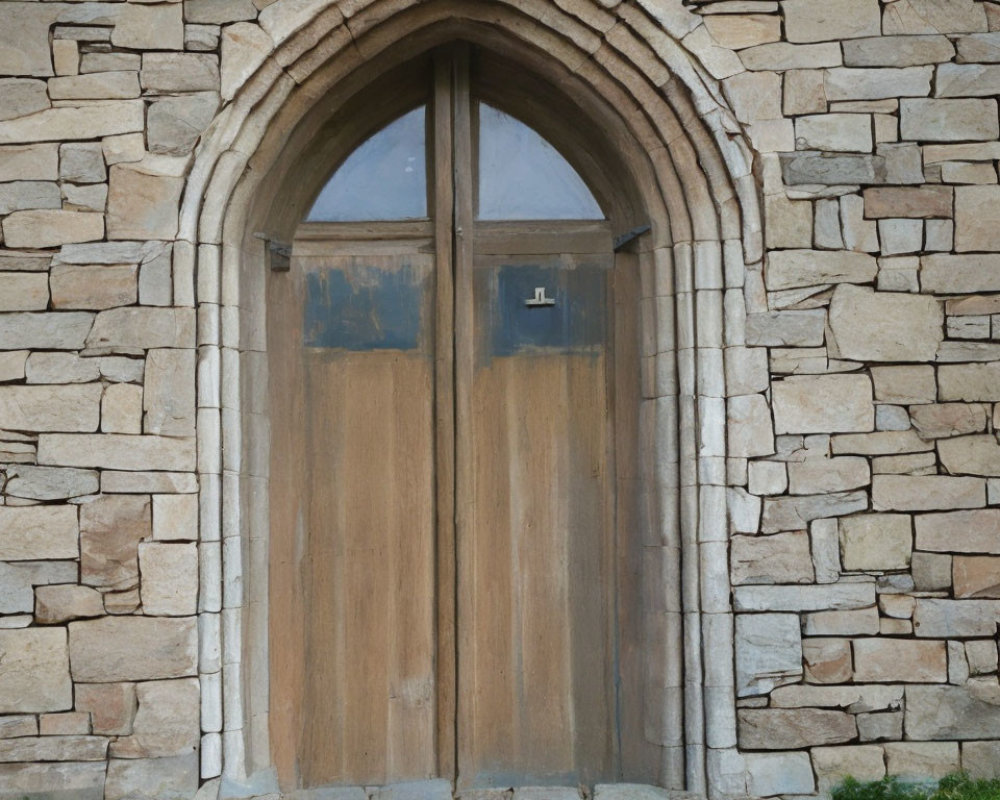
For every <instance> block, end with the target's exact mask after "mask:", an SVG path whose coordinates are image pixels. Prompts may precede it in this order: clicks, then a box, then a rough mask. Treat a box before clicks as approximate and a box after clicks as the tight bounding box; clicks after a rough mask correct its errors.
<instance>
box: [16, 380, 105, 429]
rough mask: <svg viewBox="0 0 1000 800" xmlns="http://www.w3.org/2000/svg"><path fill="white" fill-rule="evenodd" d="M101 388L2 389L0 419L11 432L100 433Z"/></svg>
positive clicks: (69, 386) (91, 384) (92, 384)
mask: <svg viewBox="0 0 1000 800" xmlns="http://www.w3.org/2000/svg"><path fill="white" fill-rule="evenodd" d="M100 395H101V386H100V384H96V383H86V384H70V385H67V386H4V387H0V419H2V420H3V425H4V426H5V427H8V428H13V429H15V430H22V431H73V432H76V431H79V432H88V431H95V430H97V425H98V417H99V416H100Z"/></svg>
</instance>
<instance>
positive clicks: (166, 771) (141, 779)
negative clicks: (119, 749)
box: [103, 753, 267, 800]
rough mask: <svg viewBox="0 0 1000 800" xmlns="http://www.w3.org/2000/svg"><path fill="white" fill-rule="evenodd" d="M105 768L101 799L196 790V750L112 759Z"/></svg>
mask: <svg viewBox="0 0 1000 800" xmlns="http://www.w3.org/2000/svg"><path fill="white" fill-rule="evenodd" d="M107 770H108V778H107V784H106V786H105V792H104V799H103V800H147V799H148V800H152V798H156V800H159V799H160V798H163V797H171V796H173V797H177V798H181V797H183V798H188V797H194V796H195V793H196V792H197V791H198V753H187V754H186V755H183V756H167V757H165V758H112V759H110V760H109V761H108V764H107ZM265 797H267V795H265Z"/></svg>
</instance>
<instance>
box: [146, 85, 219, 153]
mask: <svg viewBox="0 0 1000 800" xmlns="http://www.w3.org/2000/svg"><path fill="white" fill-rule="evenodd" d="M218 106H219V95H218V94H215V93H214V92H213V93H204V92H203V93H199V94H192V95H185V96H183V97H164V98H162V99H160V100H156V101H155V102H153V103H151V104H150V106H149V115H148V124H149V130H148V134H147V135H148V140H149V152H151V153H161V154H166V155H184V154H185V153H190V152H191V151H192V150H193V149H194V146H195V144H196V143H197V142H198V138H199V137H200V136H201V134H202V133H203V132H204V131H205V129H206V128H207V127H208V124H209V123H210V122H211V121H212V119H213V118H214V116H215V112H216V110H217V109H218Z"/></svg>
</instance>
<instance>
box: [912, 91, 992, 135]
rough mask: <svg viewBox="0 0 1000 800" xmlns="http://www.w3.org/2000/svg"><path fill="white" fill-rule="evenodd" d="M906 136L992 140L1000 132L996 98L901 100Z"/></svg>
mask: <svg viewBox="0 0 1000 800" xmlns="http://www.w3.org/2000/svg"><path fill="white" fill-rule="evenodd" d="M899 110H900V128H899V135H900V136H901V137H902V138H903V139H909V140H912V141H921V142H960V141H965V140H968V139H973V140H975V139H980V140H985V141H990V140H993V139H996V138H997V136H998V135H1000V122H998V119H997V103H996V100H978V99H968V100H932V99H925V98H920V99H903V100H900V101H899Z"/></svg>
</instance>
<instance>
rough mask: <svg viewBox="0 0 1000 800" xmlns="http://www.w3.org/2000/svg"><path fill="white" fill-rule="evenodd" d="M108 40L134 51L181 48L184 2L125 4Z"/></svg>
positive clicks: (182, 47)
mask: <svg viewBox="0 0 1000 800" xmlns="http://www.w3.org/2000/svg"><path fill="white" fill-rule="evenodd" d="M111 43H112V44H113V45H115V47H127V48H132V49H135V50H183V49H184V17H183V4H182V3H165V4H158V5H145V4H140V3H128V4H127V5H126V6H125V8H124V9H122V12H121V14H119V16H118V20H117V22H116V24H115V27H114V30H113V31H112V32H111Z"/></svg>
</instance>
